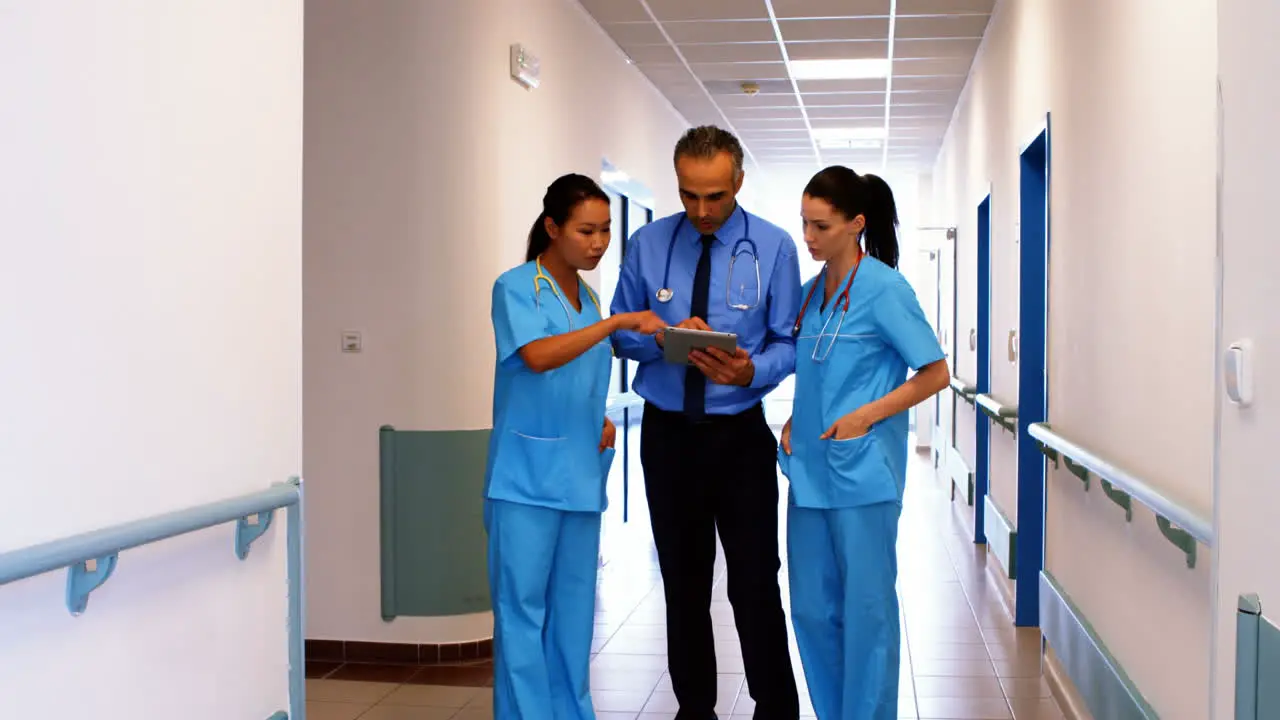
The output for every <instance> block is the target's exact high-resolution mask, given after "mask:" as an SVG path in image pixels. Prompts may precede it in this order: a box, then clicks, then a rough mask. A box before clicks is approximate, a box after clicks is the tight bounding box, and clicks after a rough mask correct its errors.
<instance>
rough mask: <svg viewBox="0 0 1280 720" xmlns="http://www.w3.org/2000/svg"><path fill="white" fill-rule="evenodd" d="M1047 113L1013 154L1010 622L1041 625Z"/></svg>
mask: <svg viewBox="0 0 1280 720" xmlns="http://www.w3.org/2000/svg"><path fill="white" fill-rule="evenodd" d="M1049 148H1050V133H1049V116H1048V114H1046V115H1045V120H1044V124H1043V125H1042V126H1040V127H1039V128H1037V129H1036V133H1035V135H1034V136H1033V138H1032V139H1031V140H1030V141H1029V142H1027V143H1025V144H1023V145H1022V147H1021V148H1020V150H1019V152H1018V191H1019V192H1018V218H1019V230H1018V238H1019V242H1018V245H1019V252H1018V255H1019V259H1018V267H1019V273H1018V343H1019V347H1018V352H1017V360H1018V439H1017V442H1018V506H1017V518H1018V519H1017V523H1018V528H1017V530H1018V537H1017V553H1018V560H1017V564H1018V569H1017V579H1016V580H1015V581H1014V582H1015V588H1014V624H1015V625H1017V626H1018V627H1038V626H1039V624H1040V572H1041V570H1042V569H1043V568H1044V527H1045V483H1046V481H1047V479H1048V478H1047V469H1046V462H1045V457H1044V455H1043V454H1042V453H1041V452H1040V448H1039V446H1038V445H1037V444H1036V441H1035V438H1033V437H1031V434H1030V433H1029V432H1028V427H1029V426H1030V425H1032V424H1033V423H1039V422H1046V421H1047V420H1048V419H1049V375H1048V360H1049V352H1048V351H1049V343H1048V335H1049V332H1048V331H1049V217H1050V216H1049V182H1050V166H1049Z"/></svg>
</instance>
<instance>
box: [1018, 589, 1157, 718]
mask: <svg viewBox="0 0 1280 720" xmlns="http://www.w3.org/2000/svg"><path fill="white" fill-rule="evenodd" d="M1039 580H1040V606H1041V607H1040V614H1041V617H1042V618H1043V619H1044V626H1043V629H1042V630H1043V632H1044V638H1045V640H1047V641H1048V643H1049V646H1050V647H1052V648H1053V651H1054V653H1055V654H1057V656H1058V660H1060V661H1061V663H1062V666H1063V669H1064V670H1066V673H1067V676H1068V677H1070V678H1071V683H1072V684H1073V685H1074V686H1075V689H1076V691H1077V692H1078V693H1079V694H1080V697H1081V698H1083V699H1084V701H1085V704H1086V705H1087V706H1088V707H1089V712H1090V714H1091V715H1093V717H1095V718H1098V720H1157V719H1158V718H1159V715H1157V714H1156V711H1155V710H1154V709H1153V708H1152V707H1151V705H1150V704H1149V703H1148V702H1147V700H1146V698H1145V697H1143V695H1142V693H1141V692H1139V691H1138V688H1137V687H1136V686H1135V685H1134V684H1133V681H1132V680H1130V679H1129V676H1128V674H1126V673H1125V671H1124V668H1122V667H1121V666H1120V663H1119V661H1117V660H1116V659H1115V657H1114V656H1113V655H1112V654H1111V652H1110V651H1109V650H1107V647H1106V645H1105V644H1104V643H1103V642H1102V639H1101V638H1099V637H1098V634H1097V633H1096V632H1095V631H1094V629H1093V626H1091V625H1090V624H1089V622H1088V620H1086V619H1085V617H1084V615H1083V614H1081V613H1080V609H1079V608H1077V607H1076V606H1075V604H1074V603H1072V602H1071V598H1070V597H1068V596H1067V594H1066V593H1065V592H1064V591H1063V590H1062V587H1061V586H1059V585H1058V583H1057V581H1055V580H1054V579H1053V576H1051V575H1050V574H1049V573H1047V572H1042V573H1041V574H1040V577H1039Z"/></svg>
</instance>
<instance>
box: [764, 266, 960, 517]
mask: <svg viewBox="0 0 1280 720" xmlns="http://www.w3.org/2000/svg"><path fill="white" fill-rule="evenodd" d="M821 279H822V274H821V273H819V274H818V276H817V277H815V278H813V279H812V280H810V281H809V282H808V283H806V284H805V288H804V291H805V293H806V294H807V293H808V290H809V287H810V286H811V285H812V284H813V283H815V282H820V281H821ZM848 279H849V276H848V275H845V276H844V277H843V278H841V279H840V284H839V285H838V286H837V287H838V288H843V287H844V285H845V283H846V282H847V281H848ZM838 292H839V291H837V297H838ZM824 294H825V293H824V289H823V288H822V287H821V286H819V287H818V289H817V291H816V292H815V293H814V294H813V299H812V300H811V301H810V303H809V307H808V308H807V309H806V310H805V316H804V320H803V324H802V325H801V327H800V337H799V342H798V343H797V346H796V394H795V403H794V410H793V414H792V419H791V455H790V456H787V455H786V454H785V453H783V452H782V451H781V450H779V462H780V463H781V464H782V469H783V472H784V474H786V475H787V477H788V479H789V480H790V481H791V490H790V500H791V503H792V504H794V505H797V506H799V507H805V508H817V509H838V508H850V507H859V506H862V505H871V504H874V503H881V502H896V503H898V504H899V505H901V503H902V495H903V492H904V490H905V488H906V481H907V432H908V413H907V412H906V411H904V412H901V413H898V414H897V415H894V416H892V417H888V418H885V419H884V420H882V421H880V422H879V423H876V424H875V425H874V426H872V428H871V431H870V432H868V433H867V434H866V435H863V436H862V437H860V438H852V439H848V440H822V439H821V436H822V434H823V433H825V432H826V431H827V429H828V428H830V427H831V426H832V425H833V424H834V423H835V422H836V421H837V420H839V419H840V418H841V417H843V416H845V415H848V414H849V413H851V412H853V411H854V410H857V409H858V408H860V407H862V406H863V405H866V404H868V403H871V402H874V401H876V400H879V399H880V398H882V397H884V396H885V395H888V394H889V393H890V392H892V391H894V390H895V389H897V388H898V387H899V386H901V385H902V384H903V383H904V382H906V379H907V369H908V368H910V369H912V370H919V369H920V368H922V367H924V366H925V365H929V364H930V363H933V362H936V361H938V360H942V359H944V358H945V357H946V355H945V354H944V353H943V350H942V346H941V345H939V344H938V339H937V337H935V336H934V333H933V328H932V326H930V325H929V321H928V319H927V318H926V317H925V314H924V311H923V310H921V309H920V302H919V300H917V299H916V294H915V291H914V290H913V289H912V288H911V285H910V284H908V282H907V279H906V278H905V277H903V276H902V273H900V272H898V271H897V270H895V269H893V268H891V267H889V266H888V265H885V264H884V263H882V262H880V261H879V260H876V259H875V258H873V257H871V256H865V257H863V259H862V263H861V268H860V269H859V270H858V274H857V275H856V276H855V277H854V280H853V285H852V286H851V287H850V290H849V312H848V314H847V315H846V316H845V318H844V324H843V325H840V332H839V335H837V336H836V339H835V341H834V344H831V342H832V341H831V337H830V336H831V335H832V334H834V333H835V330H836V326H837V325H839V324H840V312H841V309H842V308H843V306H844V303H843V302H840V303H836V302H832V303H827V307H825V308H823V307H822V305H823V300H824ZM833 315H834V317H833ZM829 318H830V320H831V322H830V324H829V325H827V329H826V339H824V340H823V341H822V342H821V343H819V341H818V336H819V333H820V332H821V331H822V326H823V324H824V323H826V322H827V320H828V319H829ZM828 345H830V347H831V351H830V354H828V355H826V358H825V360H823V361H821V362H818V361H816V360H814V359H813V353H814V349H815V347H816V348H817V350H818V357H819V358H820V359H821V358H822V353H823V352H825V351H826V348H827V347H828Z"/></svg>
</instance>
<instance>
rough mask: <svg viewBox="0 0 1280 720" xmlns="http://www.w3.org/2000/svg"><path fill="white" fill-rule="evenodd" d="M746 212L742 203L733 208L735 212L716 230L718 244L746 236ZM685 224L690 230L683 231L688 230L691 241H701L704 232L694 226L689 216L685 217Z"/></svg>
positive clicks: (697, 242) (694, 242) (695, 242)
mask: <svg viewBox="0 0 1280 720" xmlns="http://www.w3.org/2000/svg"><path fill="white" fill-rule="evenodd" d="M746 214H747V211H746V210H744V209H742V206H741V205H739V206H737V207H735V208H734V209H733V214H732V215H730V216H729V219H728V220H726V221H725V223H724V225H721V226H720V229H719V230H717V231H716V244H717V245H726V244H728V243H732V242H737V241H738V240H741V239H742V238H744V237H746V234H745V233H744V232H743V231H744V229H745V227H746V221H745V218H746ZM684 225H685V227H686V228H688V230H687V231H684V230H682V231H681V232H688V235H689V242H690V243H693V244H699V243H701V242H702V233H700V232H698V229H697V228H695V227H694V226H693V223H691V222H689V220H688V218H687V217H686V218H685V223H684Z"/></svg>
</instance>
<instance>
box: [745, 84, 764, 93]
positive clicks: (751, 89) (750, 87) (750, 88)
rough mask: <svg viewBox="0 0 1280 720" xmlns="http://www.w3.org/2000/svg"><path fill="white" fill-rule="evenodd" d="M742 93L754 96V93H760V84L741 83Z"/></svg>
mask: <svg viewBox="0 0 1280 720" xmlns="http://www.w3.org/2000/svg"><path fill="white" fill-rule="evenodd" d="M742 92H744V93H746V94H748V95H755V94H756V93H758V92H760V84H759V83H753V82H744V83H742Z"/></svg>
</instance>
